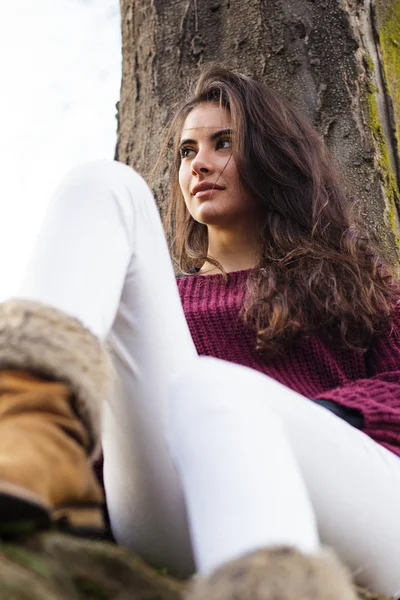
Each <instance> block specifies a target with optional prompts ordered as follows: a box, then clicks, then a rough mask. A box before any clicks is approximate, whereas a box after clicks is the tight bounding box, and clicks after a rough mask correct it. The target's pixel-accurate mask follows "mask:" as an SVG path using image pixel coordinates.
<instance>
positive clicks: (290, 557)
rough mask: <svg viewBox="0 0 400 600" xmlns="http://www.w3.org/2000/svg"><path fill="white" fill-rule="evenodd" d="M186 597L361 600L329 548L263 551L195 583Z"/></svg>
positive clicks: (201, 599) (211, 599)
mask: <svg viewBox="0 0 400 600" xmlns="http://www.w3.org/2000/svg"><path fill="white" fill-rule="evenodd" d="M186 600H357V596H356V593H355V591H354V589H353V586H352V584H351V580H350V576H349V574H348V572H347V571H346V569H345V568H344V567H343V565H342V564H341V563H340V562H339V560H338V559H337V558H336V556H335V555H334V554H333V553H332V552H331V551H329V550H326V549H324V550H321V551H319V552H318V553H316V554H314V555H306V554H302V553H301V552H299V551H298V550H296V549H295V548H290V547H277V548H270V549H266V550H259V551H257V552H254V553H252V554H248V555H246V556H243V557H241V558H238V559H236V560H232V561H229V562H227V563H226V564H224V565H223V566H222V567H220V568H218V569H216V571H214V572H213V573H212V574H211V575H210V576H209V577H206V578H202V577H199V578H198V579H196V580H195V581H194V583H193V584H192V587H191V589H190V590H189V592H188V594H187V596H186Z"/></svg>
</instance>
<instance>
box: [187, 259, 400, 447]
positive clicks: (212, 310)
mask: <svg viewBox="0 0 400 600" xmlns="http://www.w3.org/2000/svg"><path fill="white" fill-rule="evenodd" d="M249 273H250V270H245V271H236V272H234V273H230V274H229V280H228V282H227V284H226V285H225V283H224V280H223V276H222V275H221V274H217V275H206V276H202V275H188V276H183V277H178V278H177V283H178V289H179V293H180V296H181V301H182V305H183V309H184V312H185V316H186V320H187V322H188V325H189V328H190V332H191V334H192V337H193V341H194V343H195V346H196V348H197V352H198V353H199V354H201V355H207V356H215V357H217V358H222V359H224V360H227V361H230V362H233V363H238V364H241V365H245V366H246V367H251V368H253V369H256V370H257V371H261V372H262V373H265V374H266V375H269V376H270V377H273V378H274V379H276V380H277V381H279V382H280V383H283V384H284V385H286V386H288V387H289V388H291V389H292V390H295V391H296V392H299V393H300V394H302V395H303V396H306V397H307V398H309V399H311V400H317V399H318V400H330V401H333V402H336V403H337V404H340V405H342V406H344V407H347V408H354V409H358V410H360V411H361V412H362V414H363V417H364V427H363V431H364V432H365V433H366V434H367V435H369V436H370V437H371V438H373V439H374V440H375V441H376V442H378V443H379V444H382V446H385V447H386V448H388V449H389V450H391V451H392V452H394V453H396V454H397V455H399V456H400V305H398V309H397V310H396V313H395V315H394V318H393V326H392V328H391V332H390V333H387V334H386V335H380V336H376V338H375V339H374V340H373V343H372V344H371V346H370V348H369V350H368V351H367V352H366V353H365V354H357V353H355V352H352V351H351V350H347V349H342V350H333V349H332V348H331V347H329V346H328V344H326V343H324V342H323V341H322V340H321V339H320V338H319V337H317V336H314V337H313V338H311V339H308V340H303V341H301V342H299V343H298V344H296V345H295V346H294V347H291V348H288V349H287V350H286V351H285V354H284V356H282V357H279V358H275V359H272V360H268V361H266V360H265V359H263V358H262V357H261V356H260V355H259V354H258V353H257V352H256V351H255V341H256V336H255V332H253V331H251V330H250V329H249V328H248V327H246V326H245V324H244V323H243V322H242V321H241V320H240V318H239V311H240V308H241V307H242V304H243V300H244V294H245V290H246V279H247V277H248V275H249Z"/></svg>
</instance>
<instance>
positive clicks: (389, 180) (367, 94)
mask: <svg viewBox="0 0 400 600" xmlns="http://www.w3.org/2000/svg"><path fill="white" fill-rule="evenodd" d="M376 92H377V90H376V88H375V87H374V86H373V85H372V84H371V83H367V84H366V85H365V86H364V99H365V108H366V115H367V119H368V124H369V129H370V131H371V133H372V135H373V138H374V140H375V147H376V150H377V157H378V164H377V167H378V172H379V176H380V178H381V181H382V183H383V186H384V188H385V193H386V198H387V216H388V220H389V223H390V226H391V228H392V231H393V233H394V235H395V239H396V246H397V249H398V250H400V240H399V238H398V236H397V234H396V231H397V205H398V203H399V191H398V189H397V185H396V180H395V177H394V174H393V171H392V167H391V164H390V156H389V150H388V147H387V142H386V138H385V135H384V133H383V130H382V126H381V123H380V117H379V111H378V104H377V101H376Z"/></svg>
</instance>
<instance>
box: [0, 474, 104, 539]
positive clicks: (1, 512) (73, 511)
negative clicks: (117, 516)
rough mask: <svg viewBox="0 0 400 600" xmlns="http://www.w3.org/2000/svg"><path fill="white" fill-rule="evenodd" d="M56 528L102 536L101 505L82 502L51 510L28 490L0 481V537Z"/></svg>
mask: <svg viewBox="0 0 400 600" xmlns="http://www.w3.org/2000/svg"><path fill="white" fill-rule="evenodd" d="M45 529H59V530H61V531H64V532H66V533H71V534H73V535H76V536H84V537H95V538H98V537H103V536H104V534H105V533H106V526H105V521H104V516H103V510H102V507H101V506H99V505H98V504H88V505H84V504H81V505H79V506H64V507H58V508H57V509H52V508H51V507H50V506H48V505H46V504H45V503H44V502H43V500H42V499H41V498H40V496H38V495H37V494H35V493H34V492H31V491H30V490H27V489H25V488H23V487H20V486H17V485H14V484H11V483H8V482H0V536H13V535H22V534H26V533H31V532H33V531H38V530H45Z"/></svg>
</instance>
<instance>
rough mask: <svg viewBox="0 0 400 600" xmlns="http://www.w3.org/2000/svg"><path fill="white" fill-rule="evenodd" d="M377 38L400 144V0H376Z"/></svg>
mask: <svg viewBox="0 0 400 600" xmlns="http://www.w3.org/2000/svg"><path fill="white" fill-rule="evenodd" d="M377 14H378V28H379V39H380V44H381V48H382V57H383V63H384V70H385V76H386V81H387V86H388V89H389V93H390V96H391V98H392V101H393V108H394V116H395V121H396V138H397V142H398V144H399V146H400V0H389V1H388V0H385V1H383V0H377Z"/></svg>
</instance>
